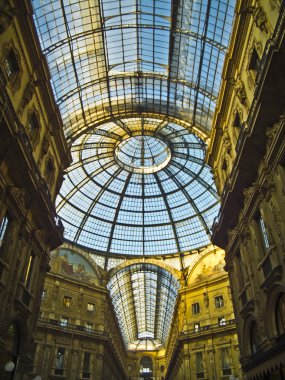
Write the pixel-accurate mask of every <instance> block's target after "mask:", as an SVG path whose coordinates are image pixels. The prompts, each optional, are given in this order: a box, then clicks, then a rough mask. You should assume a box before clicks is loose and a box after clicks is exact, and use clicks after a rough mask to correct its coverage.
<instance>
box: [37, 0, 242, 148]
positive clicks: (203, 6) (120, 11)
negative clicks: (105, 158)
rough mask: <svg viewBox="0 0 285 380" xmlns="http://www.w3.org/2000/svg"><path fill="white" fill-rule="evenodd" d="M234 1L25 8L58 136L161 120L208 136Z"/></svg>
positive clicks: (76, 2)
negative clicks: (109, 123) (43, 61)
mask: <svg viewBox="0 0 285 380" xmlns="http://www.w3.org/2000/svg"><path fill="white" fill-rule="evenodd" d="M234 3H235V1H234V0H195V1H193V0H178V1H177V0H175V1H174V0H172V1H171V0H128V1H126V0H92V1H88V0H58V1H52V0H45V1H43V0H32V4H33V9H34V19H35V23H36V26H37V30H38V34H39V37H40V42H41V45H42V49H43V52H44V54H45V56H46V58H47V62H48V65H49V68H50V72H51V83H52V87H53V90H54V94H55V98H56V101H57V103H58V105H59V109H60V112H61V115H62V119H63V123H64V130H65V134H66V136H67V138H68V140H70V141H74V140H75V139H76V138H77V137H78V136H79V135H80V134H82V133H83V132H84V131H85V130H87V129H88V128H94V127H96V124H97V123H98V121H100V120H101V121H105V120H106V119H110V118H117V117H126V115H129V116H134V115H137V114H140V115H141V114H147V115H159V116H161V115H167V116H172V117H174V118H177V119H180V120H183V121H184V122H185V123H186V124H187V125H188V126H189V127H190V128H191V127H194V128H196V130H200V131H201V132H202V133H203V134H205V135H208V134H209V131H210V128H211V122H212V115H213V111H214V107H215V101H216V99H217V96H218V92H219V86H220V81H221V73H222V67H223V62H224V57H225V54H226V50H227V46H228V42H229V37H230V32H231V27H232V21H233V14H234Z"/></svg>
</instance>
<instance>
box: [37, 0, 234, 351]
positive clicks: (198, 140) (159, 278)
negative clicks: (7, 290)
mask: <svg viewBox="0 0 285 380" xmlns="http://www.w3.org/2000/svg"><path fill="white" fill-rule="evenodd" d="M31 2H32V6H33V11H34V15H33V16H34V21H35V25H36V29H37V32H38V36H39V39H40V43H41V47H42V51H43V54H44V55H45V57H46V60H47V63H48V67H49V70H50V74H51V86H52V89H53V92H54V96H55V100H56V103H57V105H58V108H59V111H60V114H61V117H62V121H63V129H64V132H65V136H66V139H67V141H68V143H69V145H70V146H71V151H72V156H73V163H72V165H71V167H70V168H69V169H68V171H67V174H66V176H65V180H64V182H63V186H62V188H61V191H60V195H59V196H58V199H57V209H58V213H59V215H60V216H61V218H62V219H63V222H64V226H65V237H66V238H67V239H68V240H71V241H73V242H75V243H77V244H81V245H83V246H86V247H89V248H93V249H95V250H97V251H100V252H102V253H107V256H106V261H105V262H106V263H107V262H108V260H109V258H108V257H109V256H108V254H118V253H121V254H130V255H152V254H159V255H161V254H172V253H177V252H184V251H188V250H191V249H192V248H198V247H201V246H204V245H206V244H208V243H209V228H210V226H211V225H212V221H213V219H214V217H215V215H216V214H217V212H218V197H217V194H216V191H215V187H214V184H213V179H212V175H211V172H210V169H209V167H207V166H206V165H205V162H204V157H205V143H204V142H203V141H206V140H207V138H208V137H209V135H210V132H211V124H212V118H213V112H214V109H215V105H216V100H217V97H218V93H219V87H220V82H221V77H222V68H223V63H224V58H225V55H226V51H227V47H228V42H229V38H230V33H231V28H232V24H233V16H234V6H235V0H195V1H194V0H172V1H171V0H92V1H91V0H31ZM181 265H182V266H183V261H182V260H181ZM131 277H132V279H133V281H131V280H130V279H131ZM161 284H162V286H161ZM165 284H166V287H165V288H164V285H165ZM166 289H167V291H166ZM109 290H110V293H111V295H112V301H113V304H114V307H115V310H116V313H117V318H118V322H119V324H120V326H121V330H122V333H123V336H124V339H125V342H126V345H127V347H128V348H130V349H156V348H158V347H159V346H160V345H161V344H164V343H165V342H166V339H167V334H168V331H169V326H170V321H171V318H172V312H173V305H174V304H175V300H176V295H177V291H178V284H177V283H176V282H175V281H174V280H173V279H172V278H169V277H168V274H167V272H166V271H163V270H162V271H161V270H160V269H157V268H155V267H154V266H153V267H150V266H131V267H129V269H128V270H127V269H125V270H123V271H122V272H120V273H118V274H117V275H116V276H115V277H114V278H113V279H112V280H111V281H110V283H109ZM160 290H163V292H162V293H163V294H161V296H160V294H159V293H158V292H159V291H160ZM118 292H119V293H118ZM155 293H156V297H155ZM118 294H119V295H118ZM166 300H170V304H168V302H166ZM126 305H127V306H126ZM141 305H142V306H141ZM170 306H171V307H170ZM154 309H155V312H153V310H154ZM126 313H127V314H128V315H130V318H129V319H126V318H125V319H124V317H123V316H124V315H127V314H126ZM165 317H166V318H165ZM120 321H121V322H120Z"/></svg>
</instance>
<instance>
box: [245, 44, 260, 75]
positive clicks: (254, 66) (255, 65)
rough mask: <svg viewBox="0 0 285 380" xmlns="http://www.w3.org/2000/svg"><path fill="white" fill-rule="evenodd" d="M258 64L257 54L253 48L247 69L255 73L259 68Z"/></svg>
mask: <svg viewBox="0 0 285 380" xmlns="http://www.w3.org/2000/svg"><path fill="white" fill-rule="evenodd" d="M259 66H260V59H259V56H258V54H257V51H256V50H255V49H253V51H252V54H251V57H250V62H249V65H248V68H249V70H252V71H254V72H255V73H257V72H258V70H259Z"/></svg>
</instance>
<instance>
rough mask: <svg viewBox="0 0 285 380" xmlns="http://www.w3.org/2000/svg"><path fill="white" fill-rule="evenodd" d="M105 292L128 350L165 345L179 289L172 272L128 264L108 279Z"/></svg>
mask: <svg viewBox="0 0 285 380" xmlns="http://www.w3.org/2000/svg"><path fill="white" fill-rule="evenodd" d="M108 289H109V291H110V295H111V298H112V302H113V306H114V309H115V312H116V316H117V319H118V323H119V325H120V328H121V331H122V335H123V338H124V341H125V345H126V347H127V348H128V349H131V350H144V351H147V350H153V349H156V348H159V347H161V346H162V345H164V344H165V342H166V340H167V336H168V332H169V328H170V324H171V321H172V317H173V312H174V307H175V303H176V298H177V295H178V289H179V282H178V281H177V280H176V279H175V278H174V277H173V275H172V274H171V273H169V272H167V271H166V270H165V269H162V268H160V267H157V266H156V265H152V264H146V263H145V264H136V265H131V266H128V267H126V268H123V269H121V270H120V271H118V272H117V273H116V274H115V275H114V276H113V277H112V278H111V280H110V282H109V283H108Z"/></svg>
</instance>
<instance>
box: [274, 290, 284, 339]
mask: <svg viewBox="0 0 285 380" xmlns="http://www.w3.org/2000/svg"><path fill="white" fill-rule="evenodd" d="M275 323H276V329H277V334H278V335H282V334H284V333H285V293H282V294H280V295H279V297H278V299H277V302H276V307H275Z"/></svg>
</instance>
